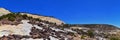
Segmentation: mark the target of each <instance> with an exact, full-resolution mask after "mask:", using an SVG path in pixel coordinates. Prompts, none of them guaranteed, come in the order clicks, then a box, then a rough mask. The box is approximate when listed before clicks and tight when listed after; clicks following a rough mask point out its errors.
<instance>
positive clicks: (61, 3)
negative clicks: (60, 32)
mask: <svg viewBox="0 0 120 40" xmlns="http://www.w3.org/2000/svg"><path fill="white" fill-rule="evenodd" d="M0 7H4V8H6V9H9V10H10V11H12V12H30V13H36V14H41V15H48V16H54V17H56V18H58V19H60V20H62V21H64V22H66V23H70V24H112V25H116V26H120V0H0Z"/></svg>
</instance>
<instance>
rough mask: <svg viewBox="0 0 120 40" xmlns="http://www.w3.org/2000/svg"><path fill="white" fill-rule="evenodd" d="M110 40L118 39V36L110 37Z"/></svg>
mask: <svg viewBox="0 0 120 40" xmlns="http://www.w3.org/2000/svg"><path fill="white" fill-rule="evenodd" d="M110 40H120V38H118V37H111V38H110Z"/></svg>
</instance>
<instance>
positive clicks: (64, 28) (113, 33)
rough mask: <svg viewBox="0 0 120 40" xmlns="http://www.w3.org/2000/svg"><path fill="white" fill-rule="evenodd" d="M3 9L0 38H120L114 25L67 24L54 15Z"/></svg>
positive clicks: (69, 39) (21, 39) (79, 39)
mask: <svg viewBox="0 0 120 40" xmlns="http://www.w3.org/2000/svg"><path fill="white" fill-rule="evenodd" d="M0 10H1V9H0ZM2 10H4V11H0V13H2V14H1V16H0V40H120V38H119V37H120V28H117V27H116V26H113V25H109V24H65V22H63V21H61V20H58V19H56V18H53V17H48V16H39V15H33V14H29V13H21V12H20V13H14V12H9V11H7V10H5V9H2Z"/></svg>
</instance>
